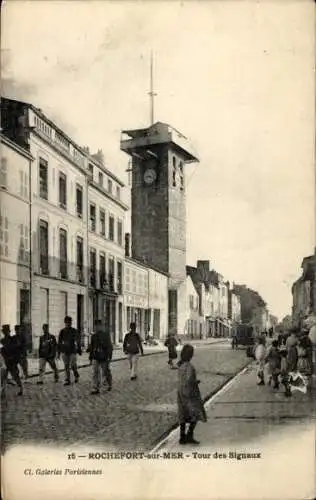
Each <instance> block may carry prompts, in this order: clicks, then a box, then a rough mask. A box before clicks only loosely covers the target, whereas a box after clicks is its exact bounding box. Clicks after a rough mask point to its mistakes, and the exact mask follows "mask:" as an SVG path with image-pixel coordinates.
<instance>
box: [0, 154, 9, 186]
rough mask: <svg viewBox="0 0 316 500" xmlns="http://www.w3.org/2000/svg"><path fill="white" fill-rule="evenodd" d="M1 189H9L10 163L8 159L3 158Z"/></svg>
mask: <svg viewBox="0 0 316 500" xmlns="http://www.w3.org/2000/svg"><path fill="white" fill-rule="evenodd" d="M0 187H2V188H4V189H7V187H8V162H7V159H6V158H1V169H0Z"/></svg>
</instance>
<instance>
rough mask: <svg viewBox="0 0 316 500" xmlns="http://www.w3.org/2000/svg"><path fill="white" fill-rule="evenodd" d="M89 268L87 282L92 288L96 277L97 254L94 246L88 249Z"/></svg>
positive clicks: (94, 285)
mask: <svg viewBox="0 0 316 500" xmlns="http://www.w3.org/2000/svg"><path fill="white" fill-rule="evenodd" d="M89 256H90V258H89V268H90V278H89V283H90V286H91V287H92V288H95V287H96V277H97V254H96V251H95V249H94V248H91V249H90V254H89Z"/></svg>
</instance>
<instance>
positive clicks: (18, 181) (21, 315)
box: [0, 135, 34, 341]
mask: <svg viewBox="0 0 316 500" xmlns="http://www.w3.org/2000/svg"><path fill="white" fill-rule="evenodd" d="M33 160H34V158H33V156H32V155H30V154H29V153H28V152H27V151H26V150H25V149H23V148H21V147H20V146H18V145H17V144H16V143H14V142H13V141H11V140H9V139H8V138H6V137H5V136H4V135H1V165H0V283H1V285H0V297H1V310H0V314H1V324H9V325H10V326H11V328H13V327H14V325H16V324H24V325H25V327H26V331H27V333H28V334H29V332H30V323H31V282H32V272H31V252H30V239H31V227H30V174H31V168H32V163H33ZM30 340H31V339H30V338H29V337H28V341H30Z"/></svg>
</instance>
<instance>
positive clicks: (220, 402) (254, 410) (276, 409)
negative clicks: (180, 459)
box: [155, 363, 316, 500]
mask: <svg viewBox="0 0 316 500" xmlns="http://www.w3.org/2000/svg"><path fill="white" fill-rule="evenodd" d="M256 384H257V379H256V365H255V364H254V363H252V364H251V365H249V366H248V367H247V368H246V369H244V370H243V371H242V372H240V374H239V375H237V377H235V379H233V380H232V381H231V382H229V383H228V384H227V386H226V387H225V388H223V389H222V390H221V391H219V393H218V394H217V395H215V396H214V397H213V398H212V399H211V400H210V401H209V402H208V403H206V405H205V407H206V410H207V415H208V421H207V422H206V423H198V425H197V428H196V432H195V438H196V439H197V440H198V441H200V445H184V446H183V445H182V446H181V445H179V444H178V439H179V429H176V430H175V431H173V432H172V433H171V434H170V435H169V437H168V438H167V440H166V441H165V442H163V443H162V444H161V446H160V447H159V446H158V447H156V449H155V451H156V452H159V453H160V454H163V453H168V452H180V453H181V452H182V453H183V454H184V457H186V458H187V459H188V460H190V462H191V459H195V463H197V459H198V458H200V459H201V458H202V460H200V461H199V464H201V474H202V467H203V466H205V465H207V466H208V469H209V470H212V480H211V483H210V487H209V491H208V493H207V495H208V496H207V498H208V500H209V499H213V498H214V499H216V500H220V499H224V498H225V499H227V498H234V499H235V498H240V499H245V498H246V499H251V500H253V499H256V498H258V499H260V500H264V499H266V498H267V499H268V498H269V499H270V498H271V499H272V498H273V499H280V500H281V499H284V500H286V499H293V500H294V499H296V500H303V499H304V500H305V499H309V498H315V493H316V483H315V472H314V467H315V453H314V451H315V450H314V448H315V437H316V435H315V418H316V411H315V410H316V407H315V401H316V387H315V386H316V380H315V378H313V383H312V389H311V392H310V393H307V394H303V393H301V392H293V395H292V397H291V398H285V396H284V388H283V387H282V389H280V390H278V391H277V390H273V389H272V388H271V387H269V386H267V385H266V386H261V387H258V386H257V385H256ZM238 453H239V454H240V453H244V454H253V457H251V458H250V457H248V458H246V456H245V457H244V456H242V455H240V456H239V458H238ZM194 454H195V455H194ZM198 454H203V457H202V456H200V457H199V456H198ZM259 455H260V457H259ZM203 459H204V460H203ZM273 486H274V487H275V488H277V489H273V488H272V490H271V487H273ZM232 492H234V494H233V496H232ZM202 498H204V496H203V495H202Z"/></svg>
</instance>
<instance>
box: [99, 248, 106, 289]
mask: <svg viewBox="0 0 316 500" xmlns="http://www.w3.org/2000/svg"><path fill="white" fill-rule="evenodd" d="M99 279H100V288H102V289H103V290H105V289H106V286H107V282H106V272H105V255H104V253H100V255H99Z"/></svg>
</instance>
